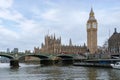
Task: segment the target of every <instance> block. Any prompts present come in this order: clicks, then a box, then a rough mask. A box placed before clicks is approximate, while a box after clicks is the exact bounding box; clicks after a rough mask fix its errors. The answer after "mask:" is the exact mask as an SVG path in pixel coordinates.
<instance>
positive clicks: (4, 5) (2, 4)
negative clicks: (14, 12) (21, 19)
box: [0, 0, 13, 8]
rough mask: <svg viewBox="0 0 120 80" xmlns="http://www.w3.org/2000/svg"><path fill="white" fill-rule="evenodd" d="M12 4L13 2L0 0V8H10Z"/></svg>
mask: <svg viewBox="0 0 120 80" xmlns="http://www.w3.org/2000/svg"><path fill="white" fill-rule="evenodd" d="M12 4H13V0H0V8H10V7H11V6H12Z"/></svg>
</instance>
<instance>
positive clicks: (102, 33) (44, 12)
mask: <svg viewBox="0 0 120 80" xmlns="http://www.w3.org/2000/svg"><path fill="white" fill-rule="evenodd" d="M91 7H92V8H93V11H94V13H95V18H96V20H97V22H98V46H102V45H103V44H104V42H105V41H107V39H108V38H109V37H110V36H111V35H112V34H113V32H114V28H117V31H118V32H120V0H0V51H6V50H7V48H9V49H10V50H13V48H19V51H24V50H31V51H33V50H34V47H41V43H42V42H43V43H44V37H45V35H47V34H49V35H54V34H55V35H56V37H57V38H59V37H61V40H62V44H65V45H68V44H69V39H70V38H71V39H72V43H73V45H84V43H86V42H87V35H86V34H87V32H86V23H87V20H88V18H89V13H90V10H91Z"/></svg>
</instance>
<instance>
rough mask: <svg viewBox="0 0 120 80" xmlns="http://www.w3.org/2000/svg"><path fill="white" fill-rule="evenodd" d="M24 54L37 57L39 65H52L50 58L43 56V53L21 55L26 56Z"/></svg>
mask: <svg viewBox="0 0 120 80" xmlns="http://www.w3.org/2000/svg"><path fill="white" fill-rule="evenodd" d="M26 56H30V57H36V58H39V63H40V65H52V60H51V59H49V57H47V56H43V55H25V56H22V57H26ZM22 57H20V58H22ZM20 58H19V59H20Z"/></svg>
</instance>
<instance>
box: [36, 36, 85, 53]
mask: <svg viewBox="0 0 120 80" xmlns="http://www.w3.org/2000/svg"><path fill="white" fill-rule="evenodd" d="M86 50H87V47H86V45H85V44H84V45H83V46H76V45H73V44H72V40H71V39H70V40H69V45H62V43H61V37H60V38H56V37H55V35H54V36H49V35H46V36H45V44H43V43H42V44H41V49H40V48H39V47H38V48H34V52H35V53H85V52H86Z"/></svg>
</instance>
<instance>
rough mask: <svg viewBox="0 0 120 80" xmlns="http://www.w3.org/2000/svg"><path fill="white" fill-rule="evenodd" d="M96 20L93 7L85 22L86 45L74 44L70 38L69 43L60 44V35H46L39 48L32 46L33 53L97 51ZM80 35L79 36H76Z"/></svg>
mask: <svg viewBox="0 0 120 80" xmlns="http://www.w3.org/2000/svg"><path fill="white" fill-rule="evenodd" d="M97 25H98V24H97V20H96V19H95V16H94V12H93V9H92V8H91V11H90V13H89V19H88V21H87V24H86V26H87V27H86V29H87V30H86V31H87V46H86V45H85V44H84V45H83V46H76V45H73V44H72V40H71V39H70V40H69V45H62V43H61V37H60V38H56V36H55V34H54V35H51V36H50V35H46V36H45V38H44V44H43V43H42V44H41V48H39V47H38V48H36V47H34V53H85V52H86V51H88V50H89V52H90V53H96V52H97ZM78 37H80V36H78Z"/></svg>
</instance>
